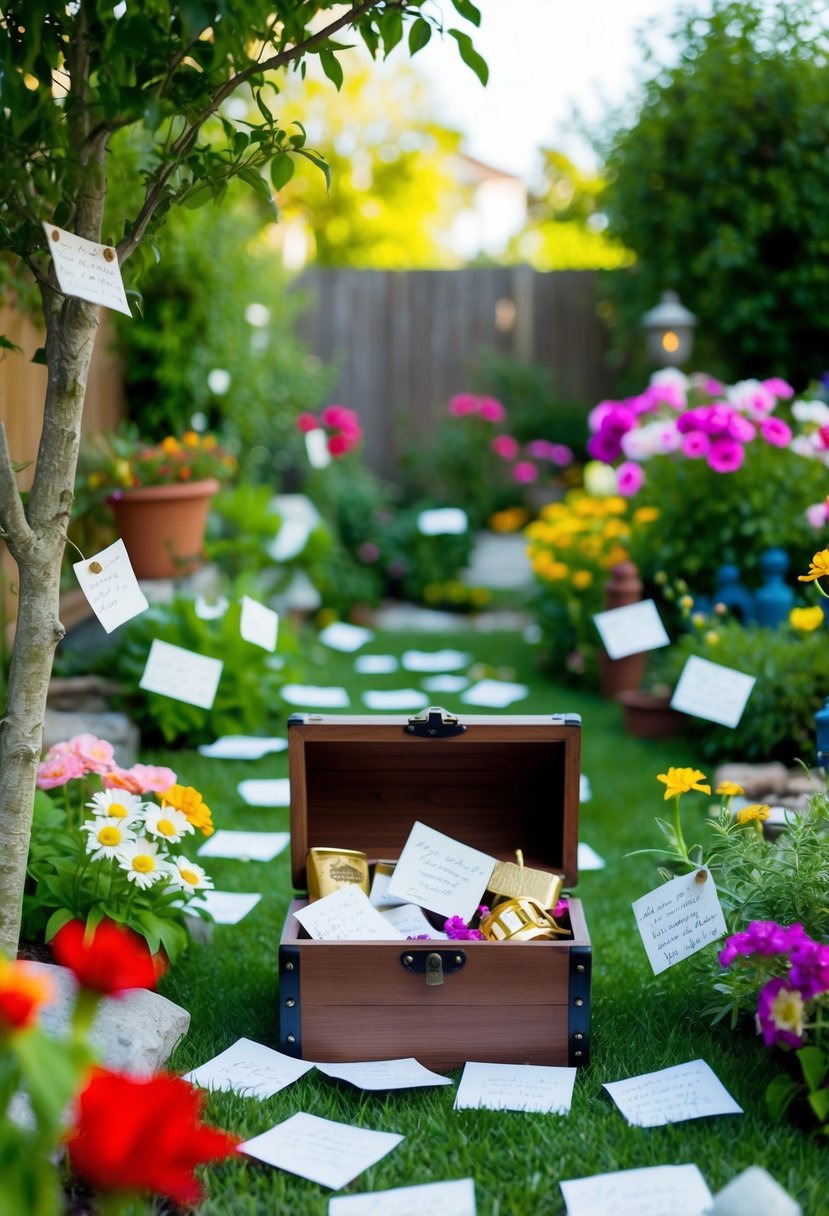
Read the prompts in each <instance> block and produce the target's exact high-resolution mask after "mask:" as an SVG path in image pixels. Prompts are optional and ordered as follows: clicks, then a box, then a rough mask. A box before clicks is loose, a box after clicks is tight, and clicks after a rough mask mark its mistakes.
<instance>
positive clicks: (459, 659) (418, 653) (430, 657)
mask: <svg viewBox="0 0 829 1216" xmlns="http://www.w3.org/2000/svg"><path fill="white" fill-rule="evenodd" d="M400 662H401V664H402V665H403V667H405V669H406V671H426V672H435V671H457V670H458V668H459V667H466V666H467V664H468V663H471V662H472V657H471V655H468V654H464V653H463V651H461V650H450V649H447V650H431V651H429V650H404V651H403V657H402V658H401V660H400Z"/></svg>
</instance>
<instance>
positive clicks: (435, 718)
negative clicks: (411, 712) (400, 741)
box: [404, 705, 466, 739]
mask: <svg viewBox="0 0 829 1216" xmlns="http://www.w3.org/2000/svg"><path fill="white" fill-rule="evenodd" d="M404 730H405V731H406V734H407V735H419V736H420V737H421V738H423V739H447V738H449V737H451V736H452V735H462V734H464V733H465V731H466V726H465V725H464V723H463V722H461V721H460V719H459V718H458V716H457V714H450V713H447V711H446V710H445V709H441V707H440V706H439V705H430V706H429V708H428V709H424V711H423V713H422V714H415V716H414V717H413V718H409V721H408V723H407V725H406V726H405V727H404Z"/></svg>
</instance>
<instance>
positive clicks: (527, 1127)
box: [142, 633, 829, 1216]
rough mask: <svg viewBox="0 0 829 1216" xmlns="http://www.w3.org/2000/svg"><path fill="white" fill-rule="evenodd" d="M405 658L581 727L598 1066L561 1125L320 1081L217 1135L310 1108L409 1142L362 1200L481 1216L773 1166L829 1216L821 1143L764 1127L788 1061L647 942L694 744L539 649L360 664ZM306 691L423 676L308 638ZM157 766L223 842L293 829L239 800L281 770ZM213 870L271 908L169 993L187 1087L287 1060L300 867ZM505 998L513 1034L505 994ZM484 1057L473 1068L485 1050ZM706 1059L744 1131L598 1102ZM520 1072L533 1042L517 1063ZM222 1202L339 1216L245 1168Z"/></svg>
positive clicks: (213, 1200) (224, 940)
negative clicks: (205, 1066) (667, 734)
mask: <svg viewBox="0 0 829 1216" xmlns="http://www.w3.org/2000/svg"><path fill="white" fill-rule="evenodd" d="M409 646H413V647H416V648H418V649H421V650H437V649H440V648H442V647H443V646H452V647H458V648H460V649H463V650H465V651H468V652H469V653H470V654H472V655H473V656H474V658H475V660H476V661H477V662H479V663H480V664H485V665H486V666H487V668H488V669H489V670H488V674H497V675H499V676H500V677H502V678H515V679H518V680H520V681H523V682H526V683H527V684H529V686H530V689H531V691H530V695H529V697H528V698H527V699H526V700H524V701H521V702H518V703H516V704H515V705H513V706H512V707H511V711H512V712H515V713H521V714H524V713H535V714H546V713H558V712H564V711H568V712H575V713H579V714H581V716H582V723H583V728H582V734H583V741H582V742H583V752H582V769H583V771H584V772H585V773H586V774H587V776H588V777H589V779H590V782H591V786H592V799H591V801H590V802H588V803H586V804H583V805H582V807H581V814H580V838H581V839H582V840H586V841H587V842H588V843H589V844H591V845H592V846H593V847H594V848H595V849H596V850H597V851H598V852H599V853H600V854H601V855H602V856H603V857H604V858H605V860H606V862H607V866H606V868H605V869H604V870H602V871H597V872H589V873H586V874H584V876H583V877H582V879H581V881H580V882H579V886H578V894H579V896H580V897H581V898H582V900H583V903H584V907H585V911H586V915H587V919H588V924H589V926H590V931H591V937H592V941H593V951H594V969H593V1006H592V1058H591V1061H590V1064H589V1065H588V1066H587V1067H585V1068H583V1069H581V1070H580V1072H579V1075H578V1079H577V1082H576V1087H575V1094H574V1099H573V1105H572V1110H571V1113H570V1114H569V1116H567V1117H559V1116H549V1115H548V1116H538V1115H531V1114H518V1113H515V1114H512V1113H502V1112H490V1111H483V1110H482V1111H468V1110H467V1111H458V1112H456V1111H453V1109H452V1103H453V1100H454V1094H455V1087H454V1086H451V1087H450V1086H445V1087H440V1088H436V1089H426V1090H416V1091H412V1092H411V1094H408V1093H403V1092H395V1093H390V1094H387V1095H382V1096H376V1095H370V1094H366V1093H363V1092H362V1091H359V1090H357V1089H354V1088H351V1087H339V1086H337V1085H335V1083H333V1082H330V1081H328V1080H326V1079H325V1078H323V1077H322V1076H321V1075H320V1074H319V1073H317V1072H311V1073H309V1074H308V1075H307V1076H306V1077H304V1078H303V1079H302V1080H300V1081H299V1082H297V1083H296V1084H295V1085H293V1086H290V1087H289V1088H287V1089H285V1090H283V1091H282V1092H281V1093H279V1094H277V1095H275V1096H274V1097H273V1098H271V1099H269V1100H267V1101H264V1102H262V1101H258V1100H254V1099H246V1098H240V1097H237V1096H234V1095H226V1094H215V1095H212V1096H211V1097H210V1099H209V1102H208V1106H207V1118H208V1119H209V1121H211V1122H215V1123H216V1124H219V1125H221V1126H222V1127H225V1128H227V1129H228V1130H230V1131H233V1132H235V1133H237V1134H239V1135H241V1136H243V1137H245V1138H247V1137H250V1136H253V1135H256V1134H258V1133H260V1132H263V1131H265V1130H267V1129H268V1128H270V1127H272V1126H273V1125H274V1124H276V1123H278V1122H280V1121H282V1120H284V1119H286V1118H288V1117H289V1116H290V1115H292V1114H293V1113H295V1112H296V1111H307V1112H310V1113H311V1114H316V1115H320V1116H324V1117H326V1118H330V1119H335V1120H338V1121H341V1122H345V1123H350V1124H356V1125H358V1126H360V1127H365V1128H372V1129H377V1130H382V1131H391V1132H397V1133H401V1134H403V1135H404V1136H405V1140H404V1141H403V1142H402V1144H401V1145H400V1146H399V1147H398V1148H397V1149H395V1150H394V1151H393V1152H391V1153H390V1154H389V1155H388V1156H387V1157H385V1158H384V1159H383V1160H382V1161H380V1162H379V1163H378V1164H377V1165H376V1166H375V1167H373V1168H372V1169H370V1170H367V1171H366V1172H365V1173H364V1174H363V1175H362V1176H361V1177H360V1178H359V1179H358V1180H357V1181H356V1182H355V1183H353V1184H352V1187H351V1189H352V1190H355V1191H376V1190H385V1189H388V1188H391V1187H398V1186H406V1185H413V1184H416V1183H425V1182H434V1181H440V1180H443V1179H453V1178H462V1177H466V1176H472V1177H473V1178H474V1180H475V1188H476V1195H477V1205H478V1213H479V1216H557V1214H559V1213H563V1212H564V1211H565V1207H564V1203H563V1200H562V1198H561V1192H560V1190H559V1186H558V1183H559V1181H560V1180H561V1179H567V1178H579V1177H583V1176H586V1175H589V1174H595V1173H601V1172H604V1171H609V1170H618V1169H625V1168H633V1167H641V1166H648V1165H660V1164H682V1163H685V1162H694V1163H696V1164H697V1165H698V1166H699V1168H700V1169H701V1171H702V1173H703V1175H704V1176H705V1178H706V1180H707V1182H708V1185H709V1186H710V1187H711V1189H712V1191H714V1192H716V1191H717V1190H719V1189H720V1188H721V1187H722V1186H724V1185H725V1183H727V1182H728V1181H729V1180H730V1179H731V1178H732V1177H733V1176H734V1175H735V1174H737V1173H739V1172H740V1171H741V1170H743V1169H744V1168H746V1167H747V1166H749V1165H751V1164H761V1165H763V1166H765V1167H766V1168H767V1169H768V1170H769V1171H770V1172H771V1173H772V1174H773V1175H774V1177H775V1178H776V1179H777V1180H778V1181H779V1182H780V1183H781V1184H782V1185H783V1186H785V1187H786V1188H787V1189H788V1190H789V1191H790V1192H791V1194H792V1195H793V1196H794V1197H795V1198H797V1199H798V1200H799V1201H800V1203H801V1204H802V1205H803V1210H804V1213H807V1214H808V1216H823V1214H828V1213H829V1185H828V1184H829V1162H827V1151H826V1141H825V1139H824V1140H821V1139H820V1138H819V1137H817V1136H814V1135H810V1134H809V1133H808V1131H806V1130H803V1129H799V1128H797V1127H794V1126H792V1125H791V1124H782V1125H773V1124H772V1123H771V1122H770V1121H769V1119H768V1117H767V1116H766V1113H765V1108H764V1103H763V1091H764V1089H765V1086H766V1084H767V1082H768V1081H769V1079H770V1078H771V1076H772V1075H773V1074H774V1072H775V1071H777V1069H776V1064H777V1063H779V1060H773V1059H771V1058H769V1057H768V1056H767V1055H766V1053H765V1051H764V1049H763V1048H762V1045H761V1043H760V1042H759V1041H758V1040H757V1039H756V1038H755V1036H754V1034H753V1033H752V1028H751V1027H750V1026H746V1027H744V1028H742V1029H740V1030H737V1031H735V1032H732V1031H730V1030H729V1029H728V1028H727V1027H725V1026H721V1025H720V1026H716V1027H712V1026H710V1025H709V1024H708V1023H707V1019H706V1018H705V1017H704V1016H703V1014H702V1012H701V1010H702V1008H703V1007H704V1005H705V1003H706V1002H705V993H703V992H700V991H699V990H698V989H695V988H694V987H693V985H692V984H691V982H690V981H691V978H692V973H693V969H694V964H693V962H691V963H684V964H679V965H678V966H677V967H674V968H672V969H671V970H669V971H668V972H665V973H663V974H662V975H660V976H658V977H656V978H655V977H654V976H653V975H652V973H651V969H650V966H649V964H648V962H647V959H646V956H645V952H644V948H643V946H642V943H641V940H640V938H639V934H638V932H637V929H636V927H635V923H634V918H633V914H632V911H631V908H630V904H631V901H632V900H634V899H636V898H638V897H639V896H640V895H643V894H645V893H646V892H647V891H648V890H650V889H652V888H653V887H655V886H657V885H658V882H659V880H658V877H657V875H656V871H655V866H654V863H653V859H651V858H648V857H635V858H627V857H626V856H625V855H626V853H628V852H629V851H630V850H634V849H637V848H642V847H647V846H651V845H654V844H656V837H657V833H656V828H655V826H654V824H653V817H654V815H656V814H659V813H661V812H660V804H661V800H662V793H663V787H662V786H661V785H659V784H658V783H657V781H656V774H657V773H659V772H664V771H665V769H666V767H667V766H669V765H694V766H695V767H696V758H695V756H694V755H693V754H691V752H690V751H689V748H688V745H687V743H685V742H683V740H682V739H679V740H677V741H674V742H671V743H650V742H643V741H640V740H636V739H632V738H630V737H629V736H627V735H626V734H625V733H624V731H623V729H622V724H621V711H620V709H619V707H618V706H617V705H615V704H610V703H607V702H605V701H602V700H601V699H600V698H599V697H598V696H595V695H592V694H588V693H584V692H580V691H578V690H573V689H572V688H569V687H565V686H562V685H557V684H555V683H552V682H550V681H549V680H548V679H546V678H544V677H542V676H541V675H540V674H539V673H538V671H537V670H536V668H535V652H534V650H533V648H532V647H531V646H529V645H527V644H526V643H525V642H524V641H523V640H522V639H521V638H520V636H517V635H507V634H487V635H483V634H473V633H463V634H454V633H453V634H451V635H446V636H438V635H433V634H422V635H418V636H417V637H413V636H411V635H409V636H407V637H405V638H404V637H401V636H392V635H380V634H378V635H377V636H376V637H375V639H374V640H373V642H372V643H371V644H370V645H369V646H367V647H365V648H364V650H363V651H361V652H360V653H368V652H374V653H388V652H394V653H400V652H401V651H402V650H403V649H405V648H406V647H409ZM306 680H307V682H308V683H323V684H326V683H331V684H340V683H343V684H345V685H346V686H347V687H348V688H349V690H350V691H351V693H352V707H353V708H352V710H351V712H355V713H359V712H361V709H360V702H359V695H358V694H359V692H360V691H361V690H364V689H367V688H373V687H395V686H396V687H404V686H408V685H410V684H411V685H412V686H417V683H416V682H417V680H418V677H417V676H416V675H413V674H411V673H405V672H399V673H397V675H395V676H393V677H391V676H390V677H376V676H355V674H354V666H353V656H348V655H340V654H336V653H333V652H331V651H328V650H326V649H324V648H323V647H321V646H320V645H319V644H318V643H316V642H315V641H310V642H309V647H308V671H307V674H306ZM435 699H436V700H438V701H439V702H442V703H444V704H446V706H447V708H450V709H454V708H459V706H455V705H453V703H452V699H451V698H449V697H439V698H435ZM475 712H486V711H479V710H476V711H475ZM286 716H287V715H286V713H285V712H284V711H279V712H278V713H277V712H275V714H274V718H273V720H272V721H269V722H263V723H262V724H261V729H262V731H263V733H270V732H276V733H281V734H284V729H285V717H286ZM143 758H144V757H143V756H142V759H143ZM734 758H735V759H739V757H736V756H735V757H734ZM148 759H149V757H148ZM151 759H152V760H154V761H156V762H166V763H169V764H171V765H172V766H173V767H174V768H175V769H176V770H177V772H178V774H179V779H180V780H182V781H183V782H185V783H186V784H192V785H196V786H197V787H198V788H199V789H201V791H202V792H203V794H204V796H205V798H206V800H207V802H208V803H209V804H210V805H211V807H212V808H213V817H214V821H215V823H216V826H217V827H224V828H245V829H250V830H257V829H259V830H269V831H272V830H285V829H286V828H287V827H288V826H289V825H288V811H287V809H285V810H281V809H278V810H262V809H255V808H251V807H248V806H246V805H245V804H244V803H243V802H242V800H241V798H240V797H239V795H238V794H237V792H236V785H237V782H238V781H240V780H242V779H243V778H246V777H277V776H284V775H287V759H286V757H285V756H284V755H276V756H270V757H266V758H265V759H263V760H261V761H257V762H255V763H250V762H240V761H215V760H207V759H204V758H202V757H200V756H199V755H198V754H197V753H195V752H190V751H187V752H181V751H177V752H157V753H155V754H154V755H153V756H152V757H151ZM709 775H710V774H709ZM694 808H695V804H694V803H693V802H691V801H690V800H688V806H687V808H686V809H687V811H688V812H690V813H689V814H688V817H687V819H686V828H687V829H688V834H689V835H690V836H691V837H692V838H694V839H698V838H701V836H702V832H703V831H704V829H703V828H702V827H701V825H700V830H699V831H698V832H693V831H691V830H690V829H691V823H692V820H693V817H694V815H695V814H698V816H699V819H700V820H701V819H702V817H703V815H704V809H705V799H703V798H700V799H699V800H698V811H695V809H694ZM338 843H342V842H338ZM469 843H474V842H469ZM207 868H208V870H209V872H210V874H211V875H212V877H213V878H214V881H215V884H216V886H217V888H220V889H224V890H236V891H260V892H261V893H262V895H263V898H262V900H261V902H260V903H259V904H258V905H257V907H256V908H255V909H254V911H253V912H252V913H250V914H249V915H248V916H247V917H246V918H245V919H244V920H243V921H241V922H240V923H239V924H238V925H235V926H224V925H218V926H215V927H214V929H213V940H212V944H210V945H209V946H194V947H193V948H191V949H190V950H189V951H188V953H187V956H186V957H185V958H184V959H183V960H182V961H181V962H180V963H179V964H178V965H177V966H176V967H175V968H174V970H173V971H172V972H171V973H170V974H169V975H168V976H167V977H166V978H165V980H164V981H163V985H162V991H163V993H164V994H165V995H166V996H168V997H170V998H171V999H172V1000H174V1001H177V1002H178V1003H180V1004H181V1005H183V1006H185V1007H186V1008H187V1009H189V1010H190V1012H191V1015H192V1024H191V1030H190V1034H189V1036H188V1037H187V1039H186V1041H185V1042H183V1043H182V1044H181V1045H180V1047H179V1048H178V1049H177V1051H176V1053H175V1055H174V1057H173V1060H172V1062H171V1063H172V1066H173V1067H174V1068H175V1069H177V1070H180V1071H186V1070H188V1069H190V1068H193V1067H195V1066H196V1065H198V1064H201V1063H203V1062H204V1061H206V1060H207V1059H209V1058H210V1057H211V1056H213V1055H215V1054H217V1053H218V1052H219V1051H222V1050H224V1049H225V1048H226V1047H228V1046H230V1044H232V1043H233V1042H235V1040H236V1039H238V1038H239V1037H240V1036H246V1037H248V1038H251V1039H255V1040H258V1041H259V1042H262V1043H265V1044H267V1045H269V1046H272V1047H276V1046H277V1044H278V984H277V949H278V944H279V938H280V932H281V928H282V923H283V920H284V917H285V912H286V907H287V903H288V900H289V898H290V896H291V879H290V865H289V855H288V853H287V852H285V853H284V854H283V855H282V856H281V857H279V858H277V859H276V860H275V861H273V862H271V863H267V864H263V863H242V862H234V861H223V860H211V861H210V862H209V863H208V866H207ZM366 982H367V984H368V983H370V977H366ZM504 999H505V1003H504V1010H503V1014H504V1024H505V1026H508V1023H509V997H508V994H505V998H504ZM401 1054H405V1052H402V1053H401ZM469 1055H470V1058H471V1059H475V1058H476V1053H475V1044H474V1043H470V1045H469ZM699 1057H701V1058H703V1059H704V1060H706V1061H707V1062H708V1063H709V1064H710V1065H711V1067H712V1068H713V1069H714V1071H715V1072H716V1073H717V1075H718V1076H719V1077H720V1079H721V1080H722V1082H723V1084H724V1085H725V1087H726V1088H727V1089H728V1090H729V1092H730V1093H731V1094H732V1095H733V1096H734V1098H735V1099H736V1100H737V1102H738V1103H739V1104H740V1105H741V1106H742V1107H743V1109H744V1111H745V1113H744V1114H743V1115H737V1116H722V1117H719V1118H714V1119H702V1120H695V1121H692V1122H685V1123H679V1124H675V1125H673V1126H667V1127H662V1128H654V1129H650V1130H645V1129H640V1128H634V1127H629V1126H628V1125H627V1123H626V1122H625V1121H624V1119H623V1118H622V1116H621V1114H620V1113H619V1112H618V1110H617V1109H616V1107H615V1106H614V1105H613V1103H612V1102H611V1101H610V1099H609V1098H608V1097H607V1095H606V1094H605V1092H604V1091H603V1089H602V1083H603V1082H605V1081H613V1080H619V1079H622V1078H625V1077H629V1076H635V1075H637V1074H639V1073H644V1072H648V1071H651V1070H656V1069H661V1068H666V1067H669V1066H671V1065H675V1064H680V1063H683V1062H685V1061H689V1060H693V1059H696V1058H699ZM520 1058H521V1051H520V1045H517V1046H516V1060H517V1061H520ZM452 1075H453V1077H454V1078H457V1076H458V1075H459V1074H452ZM149 1151H151V1149H150V1150H149ZM206 1187H207V1191H208V1197H207V1198H206V1200H205V1202H204V1206H203V1209H202V1210H203V1211H204V1212H205V1213H211V1214H216V1216H219V1214H222V1216H244V1214H246V1213H250V1214H257V1216H258V1214H260V1213H261V1214H262V1216H265V1214H266V1213H267V1214H269V1216H270V1214H274V1213H281V1214H290V1216H305V1214H306V1213H307V1214H308V1216H325V1213H327V1210H328V1199H329V1196H330V1194H331V1192H329V1191H327V1190H326V1189H325V1188H322V1187H320V1186H318V1185H316V1184H314V1183H311V1182H307V1181H304V1180H303V1179H300V1178H297V1177H294V1176H293V1175H290V1174H287V1173H282V1172H280V1171H278V1170H275V1169H272V1168H271V1167H269V1166H265V1165H261V1164H259V1163H257V1162H255V1161H252V1160H248V1159H246V1158H243V1157H240V1158H239V1160H238V1161H233V1162H232V1163H228V1164H226V1165H223V1166H219V1167H215V1168H212V1169H210V1170H209V1171H208V1173H207V1175H206ZM435 1216H439V1213H436V1214H435ZM666 1216H669V1214H668V1213H666ZM757 1216H763V1214H762V1213H760V1212H758V1213H757Z"/></svg>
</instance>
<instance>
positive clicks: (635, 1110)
mask: <svg viewBox="0 0 829 1216" xmlns="http://www.w3.org/2000/svg"><path fill="white" fill-rule="evenodd" d="M604 1088H605V1089H606V1090H607V1092H608V1093H609V1094H610V1096H611V1098H612V1099H613V1101H614V1102H615V1103H616V1105H617V1106H618V1107H619V1110H620V1111H621V1112H622V1114H623V1115H624V1117H625V1118H626V1119H627V1121H628V1123H631V1124H633V1126H634V1127H662V1126H663V1124H665V1123H682V1122H684V1121H685V1120H686V1119H703V1118H705V1117H706V1116H707V1115H741V1114H742V1113H743V1112H742V1107H740V1106H738V1105H737V1103H736V1102H735V1101H734V1099H733V1098H732V1097H731V1094H730V1093H729V1092H728V1090H727V1089H726V1088H725V1086H724V1085H723V1083H722V1082H721V1081H720V1079H719V1078H718V1077H717V1075H716V1074H715V1073H714V1071H713V1070H712V1069H711V1068H709V1066H708V1065H707V1064H706V1062H705V1060H691V1061H690V1062H689V1063H688V1064H677V1065H675V1066H674V1067H673V1068H663V1069H661V1071H660V1072H648V1073H643V1074H642V1076H640V1077H631V1078H630V1079H629V1080H627V1081H606V1082H605V1084H604Z"/></svg>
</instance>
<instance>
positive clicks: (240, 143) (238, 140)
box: [233, 131, 248, 156]
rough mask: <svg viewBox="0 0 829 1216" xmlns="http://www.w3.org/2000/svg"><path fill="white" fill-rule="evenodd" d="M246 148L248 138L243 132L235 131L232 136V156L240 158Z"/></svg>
mask: <svg viewBox="0 0 829 1216" xmlns="http://www.w3.org/2000/svg"><path fill="white" fill-rule="evenodd" d="M247 146H248V136H247V135H246V134H245V132H244V131H236V132H234V135H233V155H234V156H241V155H242V153H243V152H244V150H245V148H246V147H247Z"/></svg>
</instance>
